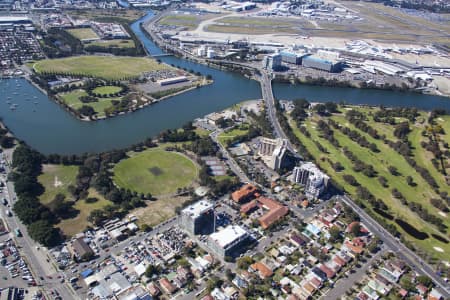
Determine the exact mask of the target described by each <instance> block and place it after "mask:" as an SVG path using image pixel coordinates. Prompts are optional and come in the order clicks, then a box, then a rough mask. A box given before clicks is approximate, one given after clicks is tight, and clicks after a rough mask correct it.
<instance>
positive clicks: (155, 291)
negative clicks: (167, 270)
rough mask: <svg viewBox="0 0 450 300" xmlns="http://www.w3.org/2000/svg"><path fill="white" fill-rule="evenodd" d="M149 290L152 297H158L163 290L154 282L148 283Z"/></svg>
mask: <svg viewBox="0 0 450 300" xmlns="http://www.w3.org/2000/svg"><path fill="white" fill-rule="evenodd" d="M147 290H148V292H149V293H150V295H151V296H152V297H157V296H158V295H159V294H161V291H160V290H159V288H158V287H157V286H156V284H155V283H154V282H151V283H150V284H149V285H147Z"/></svg>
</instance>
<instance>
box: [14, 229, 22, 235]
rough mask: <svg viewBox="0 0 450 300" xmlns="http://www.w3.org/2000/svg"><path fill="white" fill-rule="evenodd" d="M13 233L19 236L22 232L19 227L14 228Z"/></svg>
mask: <svg viewBox="0 0 450 300" xmlns="http://www.w3.org/2000/svg"><path fill="white" fill-rule="evenodd" d="M14 233H15V234H16V236H17V237H21V236H22V232H20V229H19V228H16V229H14Z"/></svg>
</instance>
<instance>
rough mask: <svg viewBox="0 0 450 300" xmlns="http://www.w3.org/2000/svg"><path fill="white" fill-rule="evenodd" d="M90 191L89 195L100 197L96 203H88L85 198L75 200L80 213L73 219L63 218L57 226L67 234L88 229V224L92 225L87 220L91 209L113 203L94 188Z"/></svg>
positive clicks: (75, 205)
mask: <svg viewBox="0 0 450 300" xmlns="http://www.w3.org/2000/svg"><path fill="white" fill-rule="evenodd" d="M88 191H89V195H88V197H95V198H97V199H98V201H97V202H94V203H86V201H85V200H79V201H77V202H75V204H74V206H73V207H74V208H75V209H76V210H78V211H79V213H78V215H77V216H76V217H75V218H72V219H66V220H62V221H61V222H60V223H59V224H58V225H57V227H59V228H61V230H62V231H63V232H64V234H65V235H67V236H73V235H75V234H77V233H79V232H81V231H83V230H84V229H86V227H87V226H88V225H91V224H90V223H89V222H88V221H87V218H88V216H89V215H90V213H91V211H93V210H94V209H102V208H104V207H105V206H107V205H110V204H112V202H111V201H109V200H106V199H105V198H104V197H103V196H102V195H100V194H99V193H98V192H97V191H95V190H94V189H92V188H90V189H89V190H88Z"/></svg>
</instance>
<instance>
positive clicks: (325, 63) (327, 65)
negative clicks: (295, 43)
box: [302, 55, 342, 73]
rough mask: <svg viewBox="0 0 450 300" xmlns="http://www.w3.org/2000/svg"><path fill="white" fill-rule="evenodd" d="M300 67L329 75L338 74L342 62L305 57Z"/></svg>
mask: <svg viewBox="0 0 450 300" xmlns="http://www.w3.org/2000/svg"><path fill="white" fill-rule="evenodd" d="M302 66H304V67H306V68H313V69H318V70H322V71H327V72H330V73H338V72H340V71H341V70H342V62H341V61H336V60H328V59H324V58H321V57H319V56H316V55H310V56H306V57H304V58H303V59H302Z"/></svg>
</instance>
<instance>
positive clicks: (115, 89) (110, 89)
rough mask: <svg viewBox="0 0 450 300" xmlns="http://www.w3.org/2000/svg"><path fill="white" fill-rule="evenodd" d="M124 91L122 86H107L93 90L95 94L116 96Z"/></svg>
mask: <svg viewBox="0 0 450 300" xmlns="http://www.w3.org/2000/svg"><path fill="white" fill-rule="evenodd" d="M120 91H122V88H121V87H120V86H114V85H107V86H99V87H96V88H95V89H93V90H92V92H93V93H95V94H100V95H109V94H115V93H119V92H120Z"/></svg>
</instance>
